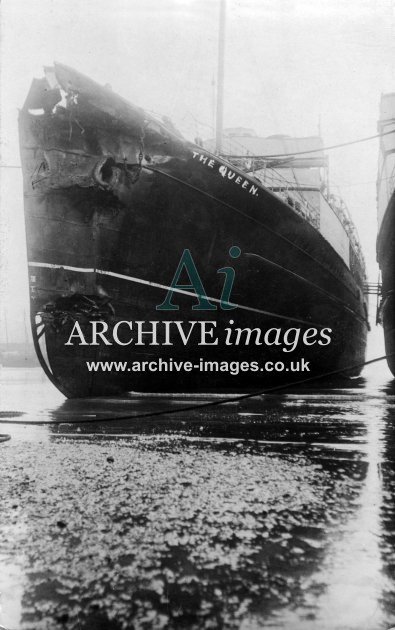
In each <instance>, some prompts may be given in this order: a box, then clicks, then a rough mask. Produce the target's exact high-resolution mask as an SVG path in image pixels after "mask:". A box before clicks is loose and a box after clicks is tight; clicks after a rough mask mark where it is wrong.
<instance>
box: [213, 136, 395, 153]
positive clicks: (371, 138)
mask: <svg viewBox="0 0 395 630" xmlns="http://www.w3.org/2000/svg"><path fill="white" fill-rule="evenodd" d="M390 133H395V129H391V131H385V132H384V133H377V134H376V135H375V136H367V137H366V138H360V139H359V140H351V142H343V143H342V144H333V145H332V146H330V147H322V148H321V149H310V151H295V152H293V153H267V154H266V155H224V156H223V157H226V158H233V159H242V158H246V157H248V158H252V159H255V158H258V159H261V160H264V159H265V158H277V157H292V156H293V155H305V154H306V153H321V152H322V151H329V150H330V149H339V148H340V147H348V146H350V145H351V144H358V143H360V142H367V141H368V140H374V139H375V138H382V137H383V136H388V135H389V134H390Z"/></svg>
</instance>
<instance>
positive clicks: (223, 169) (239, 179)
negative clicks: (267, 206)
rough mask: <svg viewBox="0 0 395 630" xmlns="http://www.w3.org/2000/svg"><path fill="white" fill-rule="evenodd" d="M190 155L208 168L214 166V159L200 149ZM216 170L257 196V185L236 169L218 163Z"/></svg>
mask: <svg viewBox="0 0 395 630" xmlns="http://www.w3.org/2000/svg"><path fill="white" fill-rule="evenodd" d="M192 157H193V159H194V160H195V159H197V160H198V161H199V162H201V163H202V164H204V165H205V166H208V167H209V168H214V166H216V161H215V160H214V159H213V158H210V156H208V155H205V154H204V153H200V151H192ZM218 172H219V173H220V175H222V177H224V178H225V177H226V178H227V179H229V180H230V181H234V183H235V184H237V185H238V186H241V188H243V189H244V190H247V192H248V193H249V194H250V195H254V197H258V186H254V184H251V182H250V180H249V179H245V178H243V176H242V175H238V174H237V172H236V171H233V170H232V169H231V168H228V167H227V166H225V165H224V164H220V165H219V168H218Z"/></svg>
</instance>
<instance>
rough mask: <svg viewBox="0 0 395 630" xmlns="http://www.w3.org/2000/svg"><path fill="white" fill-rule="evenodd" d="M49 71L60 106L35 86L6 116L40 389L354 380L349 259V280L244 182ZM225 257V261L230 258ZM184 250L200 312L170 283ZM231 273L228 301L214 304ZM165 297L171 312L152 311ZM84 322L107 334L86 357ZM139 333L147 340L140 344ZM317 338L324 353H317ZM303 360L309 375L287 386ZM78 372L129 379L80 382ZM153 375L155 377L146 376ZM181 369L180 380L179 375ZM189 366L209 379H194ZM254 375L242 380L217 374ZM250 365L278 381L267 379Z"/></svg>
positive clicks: (303, 230) (358, 281)
mask: <svg viewBox="0 0 395 630" xmlns="http://www.w3.org/2000/svg"><path fill="white" fill-rule="evenodd" d="M56 69H57V73H56V74H57V80H58V81H59V82H60V83H61V84H62V85H63V86H66V85H67V86H68V88H67V89H68V97H69V102H68V103H67V106H66V107H63V106H62V105H57V107H56V109H55V108H54V103H55V104H56V102H57V100H56V99H57V98H59V97H58V96H57V94H56V88H54V89H53V90H50V89H47V88H45V89H43V86H42V84H40V85H39V84H38V83H37V85H36V86H35V88H34V89H33V90H32V91H31V93H30V95H29V97H28V100H27V103H26V105H25V107H24V109H23V110H22V112H21V114H20V133H21V154H22V162H23V170H24V181H25V219H26V236H27V250H28V262H29V285H30V299H31V314H32V330H33V336H34V340H35V345H36V349H37V353H38V356H39V359H40V361H41V364H42V366H43V368H44V369H45V371H46V373H47V375H48V376H49V378H50V379H51V380H52V381H53V382H54V384H55V385H56V386H57V387H58V388H59V389H60V390H61V391H62V392H63V393H64V394H65V395H66V396H69V397H83V396H98V395H108V394H116V393H121V392H125V391H149V392H171V391H173V392H174V391H177V392H190V391H205V392H206V391H207V392H208V391H216V392H241V391H250V390H254V389H258V388H263V387H265V386H266V385H269V384H271V383H273V382H276V383H278V382H280V380H282V381H292V380H295V379H301V378H303V377H315V376H318V375H319V374H322V373H328V372H331V371H334V370H339V371H341V370H344V371H348V373H350V374H357V373H358V372H359V371H360V368H359V367H356V368H354V369H352V366H356V365H358V364H361V363H362V362H363V360H364V356H365V346H366V334H367V311H366V303H365V300H364V296H363V293H362V290H363V273H362V271H361V269H360V267H359V265H358V261H356V260H355V257H351V264H350V268H349V267H348V266H347V265H346V264H345V263H344V261H343V260H342V259H341V257H340V256H339V255H338V254H337V253H336V252H335V251H334V250H333V248H332V247H331V245H330V244H329V243H328V242H327V241H326V240H325V239H324V238H323V237H322V235H321V234H320V233H319V231H318V230H317V229H316V228H314V227H313V226H312V225H311V224H310V223H309V222H308V221H306V220H305V219H304V218H303V217H302V216H300V215H298V214H297V213H296V212H295V211H294V210H293V209H292V208H291V207H289V205H287V204H286V203H284V202H283V201H282V200H281V199H279V198H278V197H277V196H275V195H274V194H273V193H271V192H270V191H269V190H267V189H265V188H264V187H263V186H262V185H260V183H259V182H258V181H257V180H256V179H255V178H254V177H250V176H248V175H246V174H245V173H243V172H241V171H239V170H238V169H237V168H235V167H234V166H232V165H230V164H229V163H227V162H225V161H223V160H222V159H221V158H219V157H218V156H213V155H211V154H210V153H208V152H207V151H205V150H204V149H202V148H201V147H198V146H196V145H193V144H190V143H188V142H186V141H185V140H183V139H182V138H181V137H179V136H178V135H177V133H176V132H173V131H172V129H169V128H168V127H164V126H163V125H161V124H159V123H158V122H157V121H155V120H154V119H152V118H150V117H149V116H148V115H147V114H146V113H145V112H144V111H143V110H140V109H138V108H134V107H132V106H129V105H127V104H126V103H125V102H124V101H123V100H122V99H120V98H119V97H116V96H115V95H113V94H112V93H111V92H109V93H108V91H106V90H105V89H104V88H99V86H97V85H96V84H95V83H93V82H90V81H89V80H88V79H86V78H85V77H81V75H79V74H77V73H75V72H74V71H71V70H69V69H67V68H65V67H64V66H57V68H56ZM43 90H44V91H43ZM52 98H53V101H51V99H52ZM37 100H38V101H39V103H40V106H41V107H43V109H44V112H43V113H42V114H39V115H34V114H31V113H30V112H29V111H28V110H29V109H34V107H33V106H34V104H35V101H37ZM235 246H236V247H237V248H239V250H240V252H239V253H240V255H238V256H237V257H236V258H232V257H231V255H230V254H229V251H230V250H231V248H232V247H235ZM186 250H188V252H189V257H190V259H191V260H193V263H194V265H195V267H196V270H197V272H198V274H199V279H200V281H201V287H202V288H204V292H205V293H204V295H203V297H202V295H200V298H199V296H198V295H197V293H198V292H197V291H196V290H194V289H193V288H192V289H191V288H188V284H190V282H191V278H190V274H189V276H188V274H186V269H185V268H183V271H182V274H181V273H180V277H179V280H178V282H177V288H174V287H175V283H174V282H172V280H173V278H174V276H175V271H176V269H177V267H178V265H179V263H180V260H181V257H182V255H183V253H184V252H185V251H186ZM231 251H232V250H231ZM229 268H231V269H233V272H227V269H229ZM230 273H233V274H234V277H233V276H232V279H233V283H232V287H231V294H230V295H229V296H227V298H229V299H222V298H223V296H224V291H225V293H226V290H225V289H226V281H227V280H228V279H229V277H230V276H229V274H230ZM195 286H196V285H195ZM171 287H172V288H174V291H173V293H171V294H169V293H168V292H169V289H170V288H171ZM182 287H186V288H182ZM170 295H171V303H172V304H173V305H174V307H175V308H174V310H173V309H169V308H168V309H163V308H162V309H159V310H158V308H157V307H158V306H160V305H163V303H164V301H165V300H166V298H170ZM205 297H207V300H208V302H207V301H205V300H204V298H205ZM202 300H203V301H202ZM199 304H200V306H203V307H206V308H201V309H199V308H197V307H198V306H199ZM167 306H169V304H167ZM93 321H101V322H105V324H106V335H105V339H103V337H101V338H98V340H97V341H98V344H97V345H92V343H91V341H92V339H91V331H92V322H93ZM76 322H78V326H79V328H78V330H79V331H80V333H81V334H80V336H79V337H78V335H77V334H76V330H77V329H76V328H75V324H76ZM119 322H123V324H119ZM128 322H130V323H131V324H130V326H131V327H130V326H129V324H128ZM137 322H144V323H143V324H137ZM152 322H157V324H153V323H152ZM177 322H179V324H177ZM203 322H206V324H203ZM117 324H118V326H117ZM138 326H140V327H142V328H141V330H144V331H145V333H146V334H143V336H142V338H141V339H140V341H141V343H139V338H138V336H136V330H137V328H138ZM114 328H115V329H116V331H117V333H118V334H116V335H115V337H116V339H115V340H114V334H113V333H114ZM153 328H154V329H155V332H156V336H154V337H153V336H152V334H151V335H150V334H149V331H151V333H152V330H153ZM237 328H241V329H245V328H249V329H251V331H252V329H255V328H258V329H259V330H261V331H262V335H261V338H260V342H258V343H256V341H257V336H256V334H257V333H256V332H252V333H251V337H250V339H249V340H248V339H247V338H246V337H247V333H243V335H241V336H240V337H239V339H237V338H236V330H237ZM272 328H275V329H281V332H280V333H278V334H279V335H280V336H279V337H277V341H276V340H275V336H276V334H277V333H275V332H273V333H271V335H272V337H270V340H268V339H266V341H268V343H266V342H265V341H263V342H262V339H263V337H264V333H265V332H266V331H268V330H269V329H272ZM291 328H292V329H296V330H298V331H299V333H295V332H293V333H292V334H293V335H295V334H298V335H300V336H299V342H298V343H297V344H296V345H295V347H294V348H292V350H291V351H290V348H291V345H288V346H287V345H284V343H283V342H282V341H281V340H282V339H283V335H284V334H285V333H286V331H287V330H289V329H291ZM203 329H204V330H206V334H205V336H204V338H203V339H202V330H203ZM312 329H316V331H317V335H316V337H315V338H314V339H315V340H314V339H313V333H312V332H311V331H312ZM325 329H330V331H331V333H330V336H331V341H330V343H328V344H326V345H324V343H323V344H322V345H321V344H319V343H318V340H319V339H321V341H322V340H323V339H324V338H323V337H320V333H321V331H323V330H325ZM100 330H104V328H101V329H100ZM73 331H74V333H75V334H74V337H73V338H72V340H71V341H72V343H68V342H70V336H71V335H72V333H73ZM169 331H170V332H169ZM180 331H181V332H180ZM207 331H209V332H207ZM210 331H211V332H210ZM306 331H310V332H307V335H308V337H307V342H306V343H305V342H302V341H301V340H302V336H303V334H304V333H306ZM189 333H190V336H189V337H188V338H187V336H188V335H189ZM288 334H290V333H288ZM227 335H228V336H227ZM309 335H310V336H309ZM288 338H289V339H290V337H288ZM186 339H187V341H186ZM216 340H217V343H215V342H216ZM273 340H274V342H273ZM313 340H314V343H313ZM202 341H203V342H202ZM85 342H86V343H85ZM302 360H305V361H307V362H309V372H308V373H303V374H301V373H300V371H293V368H294V367H295V365H296V364H297V362H298V361H300V362H301V361H302ZM92 361H103V362H105V361H106V362H111V361H113V362H117V363H118V364H119V363H120V362H128V365H127V366H126V368H123V367H122V368H119V369H116V368H115V367H114V366H113V369H111V370H106V371H102V370H98V371H89V370H88V368H87V362H92ZM159 361H162V366H163V365H164V362H167V368H166V369H164V368H163V369H161V370H159V369H156V370H155V369H153V370H152V371H151V370H149V371H148V364H150V363H151V367H152V366H153V365H157V364H158V362H159ZM181 361H190V362H191V363H192V365H193V368H192V370H191V371H185V370H180V371H178V368H177V367H175V365H174V362H181ZM203 361H212V362H217V364H218V366H217V367H218V369H214V368H213V371H210V369H200V368H199V366H202V362H203ZM253 361H256V362H257V363H258V365H259V368H258V369H257V370H255V371H252V370H250V369H248V371H247V369H246V370H245V371H243V370H242V369H241V368H240V369H239V368H237V369H236V368H235V369H234V370H233V372H232V373H231V372H230V371H229V369H226V366H225V363H226V362H227V363H228V364H229V365H230V364H231V363H233V364H234V362H238V364H241V363H242V362H246V363H248V364H251V362H253ZM155 362H156V363H155ZM265 362H273V363H275V362H283V364H284V369H283V370H282V371H281V372H278V371H277V372H274V371H270V370H266V369H264V368H262V365H263V364H264V363H265ZM290 362H294V364H293V366H290ZM137 363H138V364H139V365H140V369H138V365H136V364H137ZM144 363H145V368H144V366H143V364H144ZM220 363H222V364H223V367H224V369H223V370H221V369H219V368H220V366H219V364H220ZM170 364H172V365H170ZM141 366H143V367H141Z"/></svg>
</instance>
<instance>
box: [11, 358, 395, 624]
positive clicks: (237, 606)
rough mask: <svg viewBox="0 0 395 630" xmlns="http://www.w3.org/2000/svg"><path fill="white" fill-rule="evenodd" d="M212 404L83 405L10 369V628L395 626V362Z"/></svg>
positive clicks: (134, 401) (145, 400) (139, 400)
mask: <svg viewBox="0 0 395 630" xmlns="http://www.w3.org/2000/svg"><path fill="white" fill-rule="evenodd" d="M212 400H213V398H212V397H211V398H208V397H204V396H195V397H188V398H185V397H182V396H175V397H169V396H155V397H150V396H140V397H135V396H129V397H122V398H111V399H108V398H107V399H104V400H103V399H99V398H97V399H91V400H84V401H82V400H80V401H76V400H74V401H67V400H65V399H64V398H63V397H62V396H61V395H60V394H59V393H58V392H56V390H55V389H54V388H53V387H52V386H51V385H50V384H49V383H47V382H46V380H45V378H44V377H43V376H42V375H41V371H40V370H39V369H31V370H18V369H14V370H11V369H9V370H7V369H4V370H3V373H2V375H1V411H0V419H1V421H2V423H1V425H0V433H1V434H8V435H9V436H10V438H11V439H9V440H8V441H6V442H2V443H0V455H1V457H0V470H1V479H2V484H1V491H0V494H1V513H0V545H1V546H0V565H1V570H0V571H1V574H0V591H1V595H0V604H1V612H0V624H2V625H3V626H4V627H5V628H7V630H16V629H21V630H27V629H29V630H44V629H45V630H47V629H48V630H52V629H57V628H59V629H63V628H65V629H70V630H71V629H73V630H74V629H83V630H107V629H108V630H118V629H121V628H122V629H128V630H129V629H136V630H140V629H142V630H143V629H144V630H145V629H147V630H151V629H153V630H159V629H162V628H163V629H165V628H170V629H173V628H174V629H189V628H191V629H200V628H202V629H203V628H207V629H217V628H230V629H233V628H235V629H239V628H240V629H242V630H258V629H260V628H277V629H282V630H288V629H290V630H294V629H295V630H315V629H317V630H318V629H327V630H354V629H355V630H357V629H358V630H381V629H383V630H384V629H388V628H390V627H391V626H395V501H394V497H395V385H394V382H393V381H392V380H391V379H390V377H389V375H388V372H386V371H380V369H379V368H377V366H370V368H369V369H367V370H366V371H365V373H364V375H363V377H361V378H359V379H353V380H347V381H346V380H344V381H337V382H331V383H322V382H321V383H319V385H317V386H314V387H313V386H310V387H308V388H307V387H305V388H293V389H292V388H290V389H288V390H286V391H284V392H281V393H277V394H271V395H264V396H258V397H257V398H252V399H249V400H245V401H241V402H232V401H230V400H227V399H226V398H225V400H227V402H226V404H224V405H221V406H220V407H204V406H203V407H201V408H200V409H199V406H200V405H204V404H205V403H207V402H209V401H212ZM191 403H192V404H196V409H195V410H194V411H188V412H183V411H182V410H181V411H180V409H183V407H185V406H186V404H187V405H188V406H189V405H191ZM163 410H166V411H168V412H169V413H167V414H165V415H153V416H151V417H136V416H141V415H144V414H147V413H151V412H161V411H163ZM125 415H129V416H130V417H129V418H126V419H122V418H120V416H125ZM34 422H41V423H42V424H33V423H34Z"/></svg>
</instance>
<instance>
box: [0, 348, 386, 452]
mask: <svg viewBox="0 0 395 630" xmlns="http://www.w3.org/2000/svg"><path fill="white" fill-rule="evenodd" d="M392 356H395V352H392V353H390V354H385V355H382V356H381V357H376V358H375V359H370V360H369V361H363V362H361V363H355V364H354V365H350V366H348V367H343V368H340V369H337V370H331V371H330V372H325V373H323V374H318V375H317V376H309V377H308V378H304V379H300V380H299V381H293V382H288V383H283V384H281V385H276V386H275V387H269V388H265V389H262V390H259V391H256V392H251V393H249V394H239V395H237V396H232V397H229V398H221V399H219V400H210V401H209V402H205V403H201V404H199V405H196V404H194V405H185V406H184V407H178V408H177V409H161V410H158V411H147V412H144V413H137V414H130V413H128V414H122V415H117V416H107V417H103V418H98V417H95V418H81V419H79V420H77V421H72V422H70V421H67V420H60V419H54V420H47V421H45V420H44V421H43V420H29V421H28V422H26V423H25V424H29V425H40V426H46V425H59V424H92V423H95V422H100V423H102V422H114V421H115V422H117V421H119V420H140V419H143V418H154V417H158V416H164V415H168V414H179V413H186V412H189V411H197V410H200V409H207V408H209V407H220V406H222V405H226V404H230V403H235V402H240V401H243V400H248V399H250V398H257V397H258V396H263V395H265V394H273V393H275V392H278V391H281V390H284V389H286V388H288V387H290V386H292V387H295V386H298V385H304V384H305V383H312V382H314V381H318V380H321V379H323V378H328V377H329V376H336V375H339V374H343V373H344V372H347V371H350V370H355V369H358V368H361V369H362V368H363V367H365V366H366V365H371V364H372V363H378V362H379V361H384V359H388V358H389V357H392ZM3 413H4V412H3ZM0 424H20V425H22V424H24V423H23V421H18V420H6V419H0ZM6 437H7V439H10V436H6ZM4 441H5V440H4Z"/></svg>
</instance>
